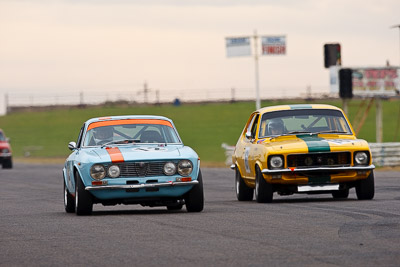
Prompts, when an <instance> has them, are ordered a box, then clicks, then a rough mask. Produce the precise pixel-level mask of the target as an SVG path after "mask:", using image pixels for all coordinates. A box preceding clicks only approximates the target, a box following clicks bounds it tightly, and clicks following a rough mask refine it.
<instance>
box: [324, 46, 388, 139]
mask: <svg viewBox="0 0 400 267" xmlns="http://www.w3.org/2000/svg"><path fill="white" fill-rule="evenodd" d="M341 63H342V62H341V47H340V44H338V43H332V44H325V45H324V66H325V68H333V67H339V68H340V66H341ZM357 71H358V69H355V70H353V69H351V68H340V69H339V75H338V76H339V77H338V78H339V96H340V98H341V99H342V101H343V102H342V103H343V111H344V112H345V113H346V114H348V104H349V101H350V99H351V98H353V72H357ZM366 96H367V97H369V98H371V100H375V104H376V121H375V123H376V142H377V143H382V141H383V130H382V129H383V123H382V120H383V112H382V95H379V94H373V95H369V96H368V95H366ZM370 102H371V104H372V101H370ZM368 111H369V108H368V109H367V111H366V112H367V113H368ZM366 115H367V114H364V117H366ZM363 121H364V120H362V121H361V122H360V125H359V127H358V130H359V129H360V128H361V127H362V124H363Z"/></svg>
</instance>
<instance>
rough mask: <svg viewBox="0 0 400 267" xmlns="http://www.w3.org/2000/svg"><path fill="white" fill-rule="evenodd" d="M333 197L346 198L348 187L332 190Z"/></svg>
mask: <svg viewBox="0 0 400 267" xmlns="http://www.w3.org/2000/svg"><path fill="white" fill-rule="evenodd" d="M332 196H333V198H347V197H348V196H349V189H348V188H347V189H343V190H339V191H335V192H332Z"/></svg>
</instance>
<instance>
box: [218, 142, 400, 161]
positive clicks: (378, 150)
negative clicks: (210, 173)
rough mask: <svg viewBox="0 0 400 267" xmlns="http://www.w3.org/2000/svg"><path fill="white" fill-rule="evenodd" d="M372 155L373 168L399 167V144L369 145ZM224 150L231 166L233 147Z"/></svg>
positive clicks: (224, 145)
mask: <svg viewBox="0 0 400 267" xmlns="http://www.w3.org/2000/svg"><path fill="white" fill-rule="evenodd" d="M369 146H370V148H371V153H372V161H373V164H374V165H375V166H379V167H396V166H400V143H398V142H397V143H369ZM221 147H222V148H223V149H225V156H226V160H225V164H226V165H227V166H230V165H231V164H232V154H233V151H234V150H235V147H234V146H229V145H228V144H226V143H223V144H222V145H221Z"/></svg>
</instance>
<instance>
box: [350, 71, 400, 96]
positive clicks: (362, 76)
mask: <svg viewBox="0 0 400 267" xmlns="http://www.w3.org/2000/svg"><path fill="white" fill-rule="evenodd" d="M352 70H353V74H352V81H353V93H354V94H355V95H395V94H396V93H397V92H398V91H399V90H400V80H399V78H400V68H399V67H389V66H388V67H380V68H352Z"/></svg>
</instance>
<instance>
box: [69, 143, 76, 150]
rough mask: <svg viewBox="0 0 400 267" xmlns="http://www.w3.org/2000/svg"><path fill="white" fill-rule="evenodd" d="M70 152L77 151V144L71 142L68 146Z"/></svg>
mask: <svg viewBox="0 0 400 267" xmlns="http://www.w3.org/2000/svg"><path fill="white" fill-rule="evenodd" d="M68 148H69V150H72V151H73V150H75V149H76V143H75V142H69V144H68Z"/></svg>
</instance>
